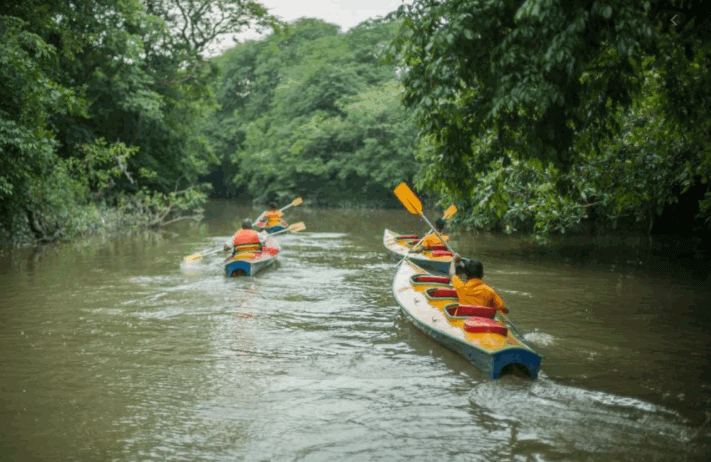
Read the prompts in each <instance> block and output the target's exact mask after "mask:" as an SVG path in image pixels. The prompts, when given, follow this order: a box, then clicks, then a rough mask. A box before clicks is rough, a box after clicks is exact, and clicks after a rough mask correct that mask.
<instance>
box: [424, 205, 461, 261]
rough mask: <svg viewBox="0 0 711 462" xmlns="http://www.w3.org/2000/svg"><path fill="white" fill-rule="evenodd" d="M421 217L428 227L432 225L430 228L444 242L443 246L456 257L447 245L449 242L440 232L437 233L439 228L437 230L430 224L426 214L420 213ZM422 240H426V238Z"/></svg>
mask: <svg viewBox="0 0 711 462" xmlns="http://www.w3.org/2000/svg"><path fill="white" fill-rule="evenodd" d="M419 215H420V216H421V217H422V219H423V220H425V221H426V222H427V224H428V225H430V228H432V231H434V233H435V234H436V235H437V237H438V238H439V240H440V241H442V244H444V246H445V247H447V250H449V251H450V252H451V253H452V257H454V255H455V253H454V250H452V248H451V247H450V246H449V244H447V241H445V240H444V239H442V235H441V234H440V233H439V231H437V228H435V227H434V226H433V225H432V223H430V220H428V219H427V217H426V216H425V215H424V214H422V213H420V214H419ZM422 239H424V237H423V238H422ZM420 242H421V241H420Z"/></svg>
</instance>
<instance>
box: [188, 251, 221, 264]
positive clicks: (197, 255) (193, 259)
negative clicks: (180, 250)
mask: <svg viewBox="0 0 711 462" xmlns="http://www.w3.org/2000/svg"><path fill="white" fill-rule="evenodd" d="M217 252H222V249H217V250H212V251H210V252H207V253H194V254H192V255H188V256H187V257H185V258H183V260H184V261H185V262H187V263H194V262H196V261H199V260H202V257H204V256H205V255H212V254H213V253H217Z"/></svg>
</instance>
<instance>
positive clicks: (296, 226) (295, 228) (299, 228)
mask: <svg viewBox="0 0 711 462" xmlns="http://www.w3.org/2000/svg"><path fill="white" fill-rule="evenodd" d="M305 229H306V225H305V224H304V222H303V221H300V222H298V223H295V224H293V225H291V226H289V231H291V232H292V233H296V232H299V231H303V230H305Z"/></svg>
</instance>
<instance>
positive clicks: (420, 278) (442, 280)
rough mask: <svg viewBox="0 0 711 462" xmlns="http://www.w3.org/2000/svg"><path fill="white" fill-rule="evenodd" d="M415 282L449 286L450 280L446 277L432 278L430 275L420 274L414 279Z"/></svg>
mask: <svg viewBox="0 0 711 462" xmlns="http://www.w3.org/2000/svg"><path fill="white" fill-rule="evenodd" d="M413 280H414V281H415V282H434V283H437V284H449V278H448V277H445V276H430V275H429V274H420V275H417V276H415V277H414V278H413Z"/></svg>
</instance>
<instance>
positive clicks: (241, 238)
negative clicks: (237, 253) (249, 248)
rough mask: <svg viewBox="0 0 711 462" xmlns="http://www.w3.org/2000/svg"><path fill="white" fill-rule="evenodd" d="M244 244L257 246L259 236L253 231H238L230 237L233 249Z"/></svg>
mask: <svg viewBox="0 0 711 462" xmlns="http://www.w3.org/2000/svg"><path fill="white" fill-rule="evenodd" d="M245 244H259V234H258V233H257V232H256V231H255V230H253V229H240V230H239V231H237V232H236V233H235V235H234V236H232V245H234V246H235V247H237V246H239V245H245Z"/></svg>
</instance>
